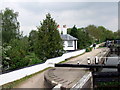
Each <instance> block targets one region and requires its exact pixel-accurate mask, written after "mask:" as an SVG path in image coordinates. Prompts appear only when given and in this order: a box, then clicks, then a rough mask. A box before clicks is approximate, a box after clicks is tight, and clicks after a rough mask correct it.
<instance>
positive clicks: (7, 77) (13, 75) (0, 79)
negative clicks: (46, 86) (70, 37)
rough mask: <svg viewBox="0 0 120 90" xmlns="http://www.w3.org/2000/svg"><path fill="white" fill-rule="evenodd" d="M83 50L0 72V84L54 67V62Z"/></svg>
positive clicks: (80, 52)
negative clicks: (10, 70) (33, 64)
mask: <svg viewBox="0 0 120 90" xmlns="http://www.w3.org/2000/svg"><path fill="white" fill-rule="evenodd" d="M84 52H85V49H83V50H79V51H74V52H69V53H65V54H63V55H62V56H61V57H56V58H52V59H48V60H47V61H46V62H45V63H43V64H38V65H35V66H31V67H26V68H23V69H20V70H16V71H12V72H9V73H6V74H1V75H0V85H4V84H7V83H9V82H12V81H15V80H18V79H21V78H23V77H25V76H27V75H31V74H34V73H36V72H38V71H41V70H44V69H45V68H48V67H54V63H59V62H61V61H64V60H65V59H68V58H70V57H73V56H77V55H79V54H82V53H84Z"/></svg>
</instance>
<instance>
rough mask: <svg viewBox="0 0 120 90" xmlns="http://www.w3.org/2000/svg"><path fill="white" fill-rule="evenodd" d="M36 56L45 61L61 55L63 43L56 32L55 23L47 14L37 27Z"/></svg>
mask: <svg viewBox="0 0 120 90" xmlns="http://www.w3.org/2000/svg"><path fill="white" fill-rule="evenodd" d="M36 47H37V49H36V54H37V55H38V56H39V58H40V59H42V60H46V59H49V58H53V57H57V56H60V55H62V53H63V42H62V39H61V37H60V34H59V32H58V30H57V23H56V22H55V20H53V18H51V15H50V14H49V13H48V14H47V15H46V19H45V20H43V22H41V26H39V27H38V42H37V45H36Z"/></svg>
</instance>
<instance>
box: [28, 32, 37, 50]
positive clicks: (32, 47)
mask: <svg viewBox="0 0 120 90" xmlns="http://www.w3.org/2000/svg"><path fill="white" fill-rule="evenodd" d="M37 41H38V31H36V30H32V31H31V32H30V34H29V51H30V52H34V51H35V49H36V44H37Z"/></svg>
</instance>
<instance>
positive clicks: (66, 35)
mask: <svg viewBox="0 0 120 90" xmlns="http://www.w3.org/2000/svg"><path fill="white" fill-rule="evenodd" d="M61 38H62V39H63V40H66V41H73V40H78V39H77V38H75V37H73V36H71V35H69V34H62V35H61Z"/></svg>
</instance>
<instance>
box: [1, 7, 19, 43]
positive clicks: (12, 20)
mask: <svg viewBox="0 0 120 90" xmlns="http://www.w3.org/2000/svg"><path fill="white" fill-rule="evenodd" d="M1 14H2V41H3V43H9V42H10V40H12V39H15V38H19V36H20V34H19V22H18V21H17V17H18V12H14V11H13V10H11V9H9V8H6V9H5V10H4V11H2V12H1Z"/></svg>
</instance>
